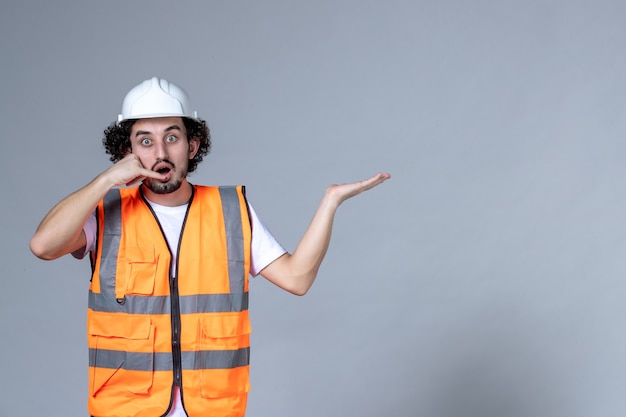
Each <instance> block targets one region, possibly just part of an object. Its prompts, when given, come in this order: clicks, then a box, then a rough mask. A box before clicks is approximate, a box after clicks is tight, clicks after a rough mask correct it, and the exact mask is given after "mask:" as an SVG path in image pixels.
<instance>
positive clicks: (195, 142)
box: [189, 138, 200, 159]
mask: <svg viewBox="0 0 626 417" xmlns="http://www.w3.org/2000/svg"><path fill="white" fill-rule="evenodd" d="M199 148H200V139H198V138H190V139H189V159H193V158H194V157H195V156H196V154H197V153H198V149H199Z"/></svg>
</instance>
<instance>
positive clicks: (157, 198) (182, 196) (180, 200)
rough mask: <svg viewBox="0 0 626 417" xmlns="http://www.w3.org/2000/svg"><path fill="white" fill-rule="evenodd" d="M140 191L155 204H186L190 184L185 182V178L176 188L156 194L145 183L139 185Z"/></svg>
mask: <svg viewBox="0 0 626 417" xmlns="http://www.w3.org/2000/svg"><path fill="white" fill-rule="evenodd" d="M141 191H142V192H143V195H144V196H145V197H146V198H147V199H148V200H150V201H152V202H153V203H156V204H160V205H162V206H169V207H175V206H182V205H183V204H187V203H188V202H189V199H190V198H191V192H192V185H191V184H189V183H188V182H187V179H185V180H183V183H182V184H181V185H180V187H179V188H178V190H176V191H174V192H171V193H167V194H157V193H154V192H152V191H150V189H149V188H148V187H146V186H145V185H141Z"/></svg>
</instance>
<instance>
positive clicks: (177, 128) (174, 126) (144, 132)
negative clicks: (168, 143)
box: [135, 125, 181, 137]
mask: <svg viewBox="0 0 626 417" xmlns="http://www.w3.org/2000/svg"><path fill="white" fill-rule="evenodd" d="M172 130H178V131H181V129H180V126H178V125H171V126H170V127H168V128H167V129H165V130H164V131H163V132H165V133H167V132H171V131H172ZM151 133H152V132H149V131H147V130H138V131H137V132H135V137H137V136H141V135H150V134H151Z"/></svg>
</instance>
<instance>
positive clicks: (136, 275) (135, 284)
mask: <svg viewBox="0 0 626 417" xmlns="http://www.w3.org/2000/svg"><path fill="white" fill-rule="evenodd" d="M125 257H126V261H127V262H128V268H129V273H128V279H127V281H126V290H125V294H128V295H151V294H154V283H155V280H156V272H157V264H158V259H159V258H158V256H157V255H156V254H155V253H154V248H153V247H150V248H140V247H137V246H131V247H128V248H126V256H125Z"/></svg>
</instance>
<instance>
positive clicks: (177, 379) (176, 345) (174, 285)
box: [170, 275, 182, 386]
mask: <svg viewBox="0 0 626 417" xmlns="http://www.w3.org/2000/svg"><path fill="white" fill-rule="evenodd" d="M170 299H171V304H172V314H171V320H172V355H173V360H174V385H176V386H180V385H181V383H182V359H181V353H180V302H179V300H178V281H177V279H176V277H175V276H173V275H172V276H170Z"/></svg>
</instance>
